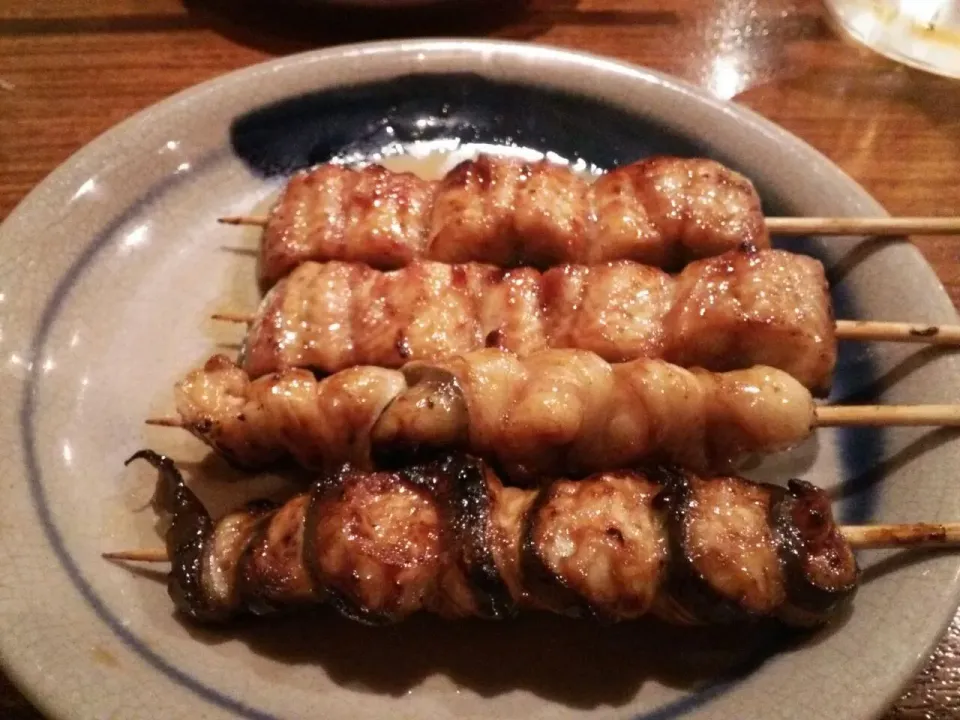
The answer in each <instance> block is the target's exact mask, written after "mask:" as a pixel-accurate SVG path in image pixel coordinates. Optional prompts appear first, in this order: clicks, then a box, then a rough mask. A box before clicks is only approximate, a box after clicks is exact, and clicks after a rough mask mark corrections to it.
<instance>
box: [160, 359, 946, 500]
mask: <svg viewBox="0 0 960 720" xmlns="http://www.w3.org/2000/svg"><path fill="white" fill-rule="evenodd" d="M176 400H177V411H178V413H179V415H180V417H179V418H170V419H163V418H160V419H155V420H152V421H148V422H152V423H153V424H159V425H175V426H177V427H182V428H185V429H187V430H189V431H190V432H192V433H193V434H194V435H196V436H197V437H199V438H200V439H201V440H203V441H204V442H206V443H208V444H209V445H210V446H211V447H213V448H214V449H215V450H217V451H218V452H220V453H221V454H222V455H224V456H225V457H226V458H227V459H229V460H230V461H231V462H233V464H235V465H237V466H239V467H242V468H248V469H259V468H265V467H270V466H272V465H274V464H277V463H281V462H284V461H288V460H294V461H295V462H297V463H298V464H300V465H301V466H303V467H305V468H311V469H312V468H324V467H327V468H328V467H330V466H336V465H339V464H340V463H343V462H351V463H353V464H354V465H355V466H357V467H361V468H365V469H368V468H371V467H373V466H374V463H375V462H380V463H395V462H398V461H399V462H405V461H407V460H408V459H409V458H410V457H411V456H413V455H417V454H418V453H419V452H420V451H422V450H437V449H441V450H444V449H445V450H453V449H464V450H469V451H470V452H472V453H474V454H477V455H480V456H482V457H484V458H486V459H488V460H490V461H492V462H494V463H495V465H496V467H497V468H498V469H499V470H500V471H502V472H503V473H504V474H505V475H506V476H508V477H510V478H511V479H512V480H514V481H518V482H524V481H525V480H529V479H532V478H536V477H541V476H551V475H573V476H583V475H586V474H589V473H591V472H596V471H601V470H609V469H613V468H619V467H626V466H630V465H632V464H635V463H637V462H640V461H663V462H670V463H675V464H680V465H684V466H688V467H692V468H696V469H706V468H718V467H727V466H730V465H732V464H734V463H735V462H736V461H737V460H738V459H739V458H741V457H742V456H743V455H745V454H753V453H770V452H775V451H778V450H781V449H785V448H787V447H790V446H792V445H795V444H797V443H799V442H801V441H803V440H804V439H805V438H807V437H808V436H809V435H810V433H811V431H812V429H813V428H814V427H816V426H818V425H834V424H857V423H864V424H896V423H901V424H927V425H930V424H938V425H939V424H957V423H958V422H960V409H958V407H955V406H945V407H941V406H932V407H921V408H896V407H895V408H883V407H880V408H876V407H874V408H871V407H869V406H868V407H866V408H849V407H820V408H817V407H816V405H815V404H814V402H813V398H812V397H811V395H810V393H809V391H807V390H806V389H805V388H804V387H803V386H802V385H801V384H800V383H798V382H797V381H796V380H795V379H793V378H792V377H790V376H789V375H788V374H786V373H784V372H782V371H779V370H775V369H773V368H769V367H754V368H750V369H746V370H737V371H731V372H728V373H718V374H714V373H709V372H706V371H703V370H686V369H684V368H681V367H678V366H676V365H671V364H669V363H666V362H663V361H659V360H634V361H631V362H628V363H621V364H614V365H611V364H608V363H606V362H604V361H603V360H602V359H601V358H600V357H598V356H597V355H594V354H593V353H590V352H586V351H582V350H545V351H542V352H539V353H534V354H532V355H530V356H527V357H525V358H519V357H517V356H515V355H513V354H511V353H507V352H504V351H501V350H492V349H488V350H480V351H477V352H473V353H467V354H465V355H461V356H456V357H452V358H449V359H447V360H445V361H443V362H438V363H410V364H408V365H406V366H404V368H402V370H388V369H385V368H375V367H357V368H351V369H348V370H343V371H341V372H339V373H336V374H334V375H331V376H329V377H327V378H325V379H323V380H317V379H316V378H315V377H314V375H313V374H312V373H310V372H308V371H305V370H290V371H287V372H285V373H281V374H277V375H266V376H263V377H261V378H258V379H256V380H250V378H249V376H248V375H247V374H246V373H245V372H244V371H243V370H241V369H240V368H238V367H237V366H236V365H235V364H234V363H233V362H232V361H230V360H229V359H228V358H226V357H225V356H222V355H220V356H215V357H214V358H212V359H211V360H209V361H208V362H207V364H206V366H205V367H204V368H203V369H202V370H196V371H194V372H192V373H190V374H189V375H188V376H187V377H186V379H185V380H183V381H182V382H180V383H179V384H178V386H177V390H176Z"/></svg>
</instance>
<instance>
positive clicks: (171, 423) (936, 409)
mask: <svg viewBox="0 0 960 720" xmlns="http://www.w3.org/2000/svg"><path fill="white" fill-rule="evenodd" d="M146 423H147V425H157V426H159V427H172V428H182V427H184V423H183V420H181V419H180V418H176V417H153V418H147V420H146ZM813 426H814V427H839V426H870V427H884V426H894V427H960V404H958V405H818V406H817V409H816V418H815V420H814V424H813Z"/></svg>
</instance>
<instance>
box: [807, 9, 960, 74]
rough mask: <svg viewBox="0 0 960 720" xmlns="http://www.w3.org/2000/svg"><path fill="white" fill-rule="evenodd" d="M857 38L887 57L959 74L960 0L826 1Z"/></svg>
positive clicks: (935, 70) (843, 24) (844, 26)
mask: <svg viewBox="0 0 960 720" xmlns="http://www.w3.org/2000/svg"><path fill="white" fill-rule="evenodd" d="M826 5H827V7H828V8H829V9H830V11H831V12H832V13H833V15H834V17H835V18H836V20H837V22H838V23H839V24H840V25H841V27H842V28H843V29H844V30H845V31H846V32H847V33H849V34H850V35H851V36H852V37H853V38H854V39H855V40H858V41H859V42H861V43H863V44H864V45H866V46H867V47H869V48H870V49H872V50H875V51H876V52H879V53H882V54H884V55H886V56H887V57H889V58H892V59H894V60H897V61H899V62H902V63H905V64H907V65H912V66H913V67H917V68H920V69H922V70H928V71H930V72H935V73H938V74H940V75H948V76H950V77H955V78H960V0H826Z"/></svg>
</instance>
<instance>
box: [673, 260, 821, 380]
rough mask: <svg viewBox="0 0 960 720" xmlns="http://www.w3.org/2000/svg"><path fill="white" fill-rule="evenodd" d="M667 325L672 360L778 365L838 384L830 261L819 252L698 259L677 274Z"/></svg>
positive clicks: (721, 365) (720, 366) (727, 366)
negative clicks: (826, 264) (827, 270)
mask: <svg viewBox="0 0 960 720" xmlns="http://www.w3.org/2000/svg"><path fill="white" fill-rule="evenodd" d="M665 325H666V326H667V327H668V328H669V332H670V349H669V351H668V352H667V353H666V358H667V359H668V360H670V362H674V363H677V364H678V365H683V366H684V367H697V366H701V367H706V368H709V369H710V370H713V371H723V370H732V369H735V368H741V367H749V366H750V365H770V366H772V367H775V368H779V369H780V370H784V371H785V372H787V373H789V374H790V375H792V376H793V377H795V378H797V379H798V380H800V382H802V383H803V384H804V385H806V386H807V387H808V388H810V389H812V390H814V391H818V392H825V391H827V390H828V389H829V387H830V378H831V376H832V375H833V368H834V366H835V364H836V361H837V341H836V337H835V323H834V317H833V309H832V305H831V303H830V289H829V286H828V284H827V278H826V274H825V273H824V269H823V265H821V264H820V262H819V261H817V260H815V259H813V258H811V257H807V256H805V255H793V254H790V253H786V252H784V251H781V250H771V251H767V252H735V253H727V254H725V255H723V256H721V257H717V258H713V259H711V260H707V261H702V262H699V263H694V264H692V265H690V266H688V267H687V268H686V269H685V270H684V271H683V272H682V273H680V275H679V276H678V277H677V280H676V286H675V295H674V303H673V306H672V308H671V310H670V315H669V317H667V319H666V320H665Z"/></svg>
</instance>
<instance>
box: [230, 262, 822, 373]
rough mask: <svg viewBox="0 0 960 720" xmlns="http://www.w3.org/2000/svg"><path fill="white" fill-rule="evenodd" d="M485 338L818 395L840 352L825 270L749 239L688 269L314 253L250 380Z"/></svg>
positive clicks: (252, 352)
mask: <svg viewBox="0 0 960 720" xmlns="http://www.w3.org/2000/svg"><path fill="white" fill-rule="evenodd" d="M483 347H494V348H501V349H504V350H509V351H511V352H515V353H518V354H520V355H529V354H531V353H533V352H536V351H539V350H544V349H546V348H576V349H580V350H590V351H592V352H595V353H597V354H598V355H600V356H601V357H602V358H603V359H605V360H607V361H608V362H623V361H625V360H634V359H636V358H641V357H643V358H655V359H664V360H667V361H669V362H673V363H676V364H678V365H682V366H684V367H703V368H706V369H708V370H713V371H718V372H719V371H725V370H733V369H738V368H744V367H750V366H753V365H769V366H772V367H776V368H778V369H780V370H784V371H786V372H788V373H789V374H791V375H793V376H794V377H795V378H797V379H798V380H799V381H800V382H801V383H802V384H803V385H804V386H806V387H808V388H811V389H813V390H816V391H826V390H828V389H829V386H830V380H831V376H832V373H833V368H834V364H835V361H836V354H837V348H836V340H835V338H834V325H833V318H832V312H831V306H830V296H829V291H828V287H827V280H826V277H825V274H824V271H823V266H822V265H821V264H820V263H819V262H818V261H817V260H814V259H813V258H810V257H806V256H803V255H794V254H791V253H787V252H784V251H781V250H761V251H757V250H754V249H751V248H744V249H741V250H735V251H732V252H729V253H726V254H724V255H722V256H719V257H715V258H709V259H706V260H700V261H697V262H695V263H692V264H691V265H688V266H687V268H686V269H685V270H684V271H683V272H682V273H681V274H680V275H678V276H677V277H676V278H672V277H671V276H669V275H667V274H666V273H664V272H663V271H661V270H658V269H656V268H651V267H649V266H646V265H641V264H638V263H632V262H628V261H620V262H616V263H608V264H604V265H599V266H592V267H587V266H582V265H564V266H560V267H555V268H552V269H551V270H549V271H547V272H544V273H540V272H539V271H537V270H534V269H533V268H519V269H514V270H508V271H504V270H501V269H499V268H497V267H494V266H491V265H480V264H474V263H470V264H464V265H445V264H442V263H434V262H420V261H418V262H415V263H413V264H411V265H408V266H406V267H404V268H402V269H400V270H394V271H391V272H382V271H378V270H374V269H372V268H370V267H369V266H367V265H363V264H361V263H342V262H329V263H314V262H307V263H304V264H302V265H300V266H299V267H298V268H297V269H296V270H294V271H293V272H292V273H291V274H290V275H289V276H287V277H286V278H284V279H283V280H281V281H280V282H279V283H278V284H277V285H276V286H274V288H273V289H272V290H271V291H270V292H269V293H267V295H266V297H265V298H264V300H263V302H262V303H261V305H260V309H259V311H258V313H257V315H256V318H255V320H254V322H253V323H252V325H251V326H250V328H249V330H248V333H247V336H246V339H245V342H244V344H243V349H242V351H241V355H240V360H239V363H240V365H241V366H242V367H243V369H244V370H246V371H247V372H248V373H249V374H250V375H251V377H259V376H260V375H265V374H267V373H270V372H282V371H284V370H288V369H290V368H296V367H303V368H309V369H312V370H318V371H320V372H323V373H331V372H337V371H338V370H343V369H345V368H348V367H352V366H355V365H379V366H381V367H389V368H398V367H401V366H402V365H404V364H405V363H407V362H409V361H415V360H423V361H428V362H432V361H436V360H441V359H443V358H446V357H449V356H451V355H456V354H459V353H465V352H470V351H473V350H478V349H481V348H483Z"/></svg>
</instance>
